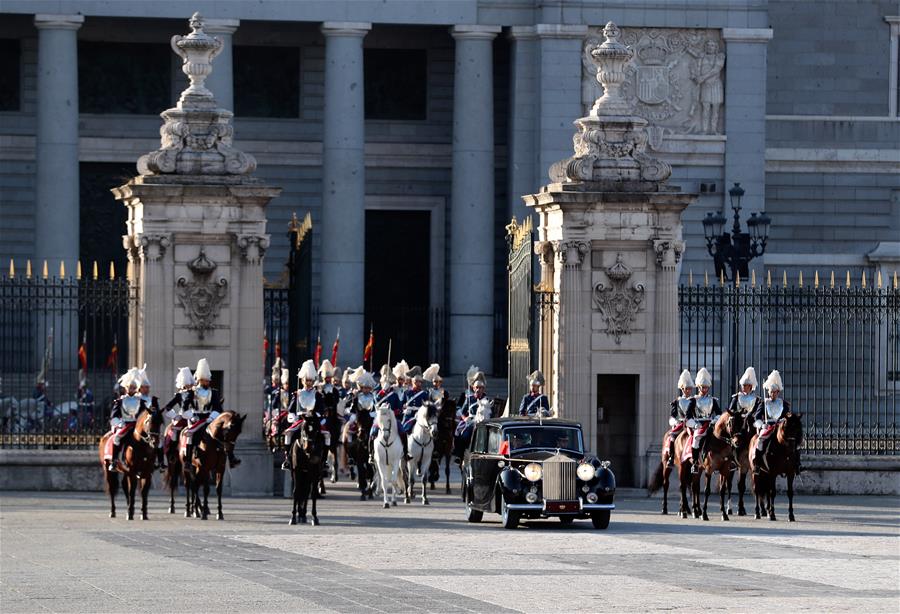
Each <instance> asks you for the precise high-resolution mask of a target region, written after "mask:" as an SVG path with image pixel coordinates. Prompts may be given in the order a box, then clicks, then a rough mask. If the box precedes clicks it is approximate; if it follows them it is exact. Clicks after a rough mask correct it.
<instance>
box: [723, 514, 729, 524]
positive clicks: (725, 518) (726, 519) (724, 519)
mask: <svg viewBox="0 0 900 614" xmlns="http://www.w3.org/2000/svg"><path fill="white" fill-rule="evenodd" d="M722 521H723V522H728V514H722Z"/></svg>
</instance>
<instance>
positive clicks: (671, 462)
mask: <svg viewBox="0 0 900 614" xmlns="http://www.w3.org/2000/svg"><path fill="white" fill-rule="evenodd" d="M674 466H675V439H674V438H671V437H670V438H669V462H668V463H666V467H674Z"/></svg>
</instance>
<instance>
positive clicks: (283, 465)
mask: <svg viewBox="0 0 900 614" xmlns="http://www.w3.org/2000/svg"><path fill="white" fill-rule="evenodd" d="M281 470H282V471H290V470H291V463H290V462H289V461H284V462H283V463H281Z"/></svg>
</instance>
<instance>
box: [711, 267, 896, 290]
mask: <svg viewBox="0 0 900 614" xmlns="http://www.w3.org/2000/svg"><path fill="white" fill-rule="evenodd" d="M703 285H704V287H708V286H709V271H703ZM894 287H895V288H896V287H897V272H896V271H894Z"/></svg>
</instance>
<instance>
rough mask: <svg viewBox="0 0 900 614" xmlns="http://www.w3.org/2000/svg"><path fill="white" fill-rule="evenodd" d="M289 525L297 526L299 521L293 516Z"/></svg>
mask: <svg viewBox="0 0 900 614" xmlns="http://www.w3.org/2000/svg"><path fill="white" fill-rule="evenodd" d="M288 524H289V525H295V524H297V519H296V518H294V517H293V516H291V519H290V521H288Z"/></svg>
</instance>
